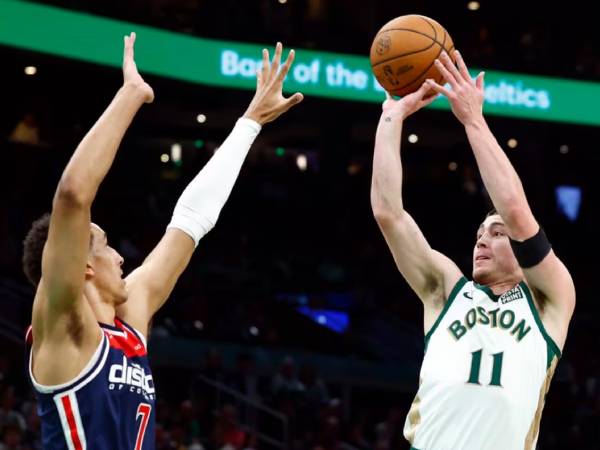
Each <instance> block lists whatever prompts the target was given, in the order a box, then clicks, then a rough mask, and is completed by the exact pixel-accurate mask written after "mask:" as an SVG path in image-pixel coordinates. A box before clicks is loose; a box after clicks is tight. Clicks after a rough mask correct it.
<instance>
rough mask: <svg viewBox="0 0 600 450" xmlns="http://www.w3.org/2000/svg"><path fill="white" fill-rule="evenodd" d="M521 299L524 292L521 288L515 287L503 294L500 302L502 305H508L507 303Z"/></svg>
mask: <svg viewBox="0 0 600 450" xmlns="http://www.w3.org/2000/svg"><path fill="white" fill-rule="evenodd" d="M521 298H523V291H522V290H521V289H520V288H519V287H514V288H512V289H511V290H510V291H507V292H505V293H504V294H502V295H501V296H500V298H499V299H498V300H500V303H502V304H503V305H506V304H507V303H510V302H512V301H514V300H519V299H521Z"/></svg>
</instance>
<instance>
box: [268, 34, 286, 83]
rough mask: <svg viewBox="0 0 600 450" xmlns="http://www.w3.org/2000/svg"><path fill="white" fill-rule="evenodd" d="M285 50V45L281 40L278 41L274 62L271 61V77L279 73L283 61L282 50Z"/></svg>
mask: <svg viewBox="0 0 600 450" xmlns="http://www.w3.org/2000/svg"><path fill="white" fill-rule="evenodd" d="M282 50H283V46H282V45H281V42H278V43H277V45H276V46H275V55H274V56H273V62H272V63H271V73H270V75H271V77H272V76H273V75H274V74H276V73H277V71H278V70H279V64H280V63H281V52H282Z"/></svg>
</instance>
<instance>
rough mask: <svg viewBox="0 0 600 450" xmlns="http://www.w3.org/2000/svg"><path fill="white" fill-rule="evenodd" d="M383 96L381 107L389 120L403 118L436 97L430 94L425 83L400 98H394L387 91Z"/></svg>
mask: <svg viewBox="0 0 600 450" xmlns="http://www.w3.org/2000/svg"><path fill="white" fill-rule="evenodd" d="M385 96H386V100H385V101H384V102H383V105H382V109H383V112H384V113H385V114H386V120H387V118H388V117H389V119H390V120H393V119H398V120H404V119H406V118H407V117H408V116H410V115H411V114H414V113H416V112H417V111H418V110H419V109H421V108H424V107H425V106H427V105H429V104H430V103H431V102H433V101H434V100H435V99H436V97H437V95H431V89H430V87H429V86H427V84H426V83H423V84H422V85H421V87H420V88H419V89H418V90H416V91H415V92H412V93H410V94H408V95H405V96H404V97H402V98H401V99H400V100H394V98H392V96H391V95H390V94H389V93H387V92H386V93H385Z"/></svg>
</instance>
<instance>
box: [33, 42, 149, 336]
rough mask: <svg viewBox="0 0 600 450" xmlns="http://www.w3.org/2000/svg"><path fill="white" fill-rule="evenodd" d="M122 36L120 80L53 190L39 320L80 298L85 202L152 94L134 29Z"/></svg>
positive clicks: (86, 235) (50, 319)
mask: <svg viewBox="0 0 600 450" xmlns="http://www.w3.org/2000/svg"><path fill="white" fill-rule="evenodd" d="M124 39H125V42H124V56H123V86H122V87H121V88H120V89H119V91H118V92H117V94H116V96H115V98H114V99H113V101H112V102H111V104H110V105H109V106H108V108H107V109H106V111H104V113H103V114H102V116H101V117H100V118H99V119H98V121H97V122H96V123H95V124H94V126H93V127H92V129H91V130H90V131H89V132H88V133H87V134H86V136H85V137H84V138H83V140H82V141H81V143H80V144H79V146H78V147H77V149H76V150H75V152H74V154H73V156H72V157H71V159H70V161H69V163H68V164H67V166H66V168H65V170H64V172H63V174H62V177H61V179H60V182H59V184H58V187H57V189H56V193H55V195H54V200H53V204H52V214H51V219H50V227H49V231H48V239H47V241H46V245H45V248H44V252H43V256H42V279H41V286H42V288H43V289H44V292H45V295H44V297H45V298H46V299H47V300H46V301H47V303H46V304H45V305H44V306H45V307H44V309H43V311H45V314H44V317H43V322H44V326H49V325H51V324H54V323H56V321H55V320H54V319H55V318H56V317H57V316H58V315H60V314H62V313H64V312H69V311H70V310H71V309H72V308H73V307H74V306H77V305H78V304H79V303H81V302H80V300H81V296H82V291H83V285H84V279H85V275H84V273H85V270H86V259H87V255H88V250H89V245H90V207H91V204H92V202H93V200H94V197H95V196H96V191H97V190H98V187H99V186H100V183H101V182H102V180H103V179H104V177H105V176H106V174H107V172H108V170H109V169H110V166H111V165H112V162H113V160H114V157H115V155H116V153H117V149H118V147H119V144H120V142H121V139H122V138H123V135H124V134H125V131H126V130H127V128H128V126H129V124H130V123H131V121H132V119H133V117H134V116H135V114H136V112H137V111H138V109H139V108H140V107H141V105H142V104H143V103H144V102H151V101H152V100H153V97H154V94H153V92H152V89H151V88H150V86H148V85H147V84H146V83H145V82H144V80H143V79H142V78H141V76H140V75H139V73H138V72H137V68H136V64H135V61H134V59H133V45H134V42H135V33H132V34H131V35H130V36H125V38H124ZM36 319H37V317H36V316H35V315H34V318H33V322H34V333H36V334H37V336H38V338H40V337H41V336H40V334H41V333H40V330H39V327H37V326H36V325H38V324H36ZM40 320H42V318H40ZM38 322H39V321H38ZM36 328H37V330H36ZM36 331H37V332H36Z"/></svg>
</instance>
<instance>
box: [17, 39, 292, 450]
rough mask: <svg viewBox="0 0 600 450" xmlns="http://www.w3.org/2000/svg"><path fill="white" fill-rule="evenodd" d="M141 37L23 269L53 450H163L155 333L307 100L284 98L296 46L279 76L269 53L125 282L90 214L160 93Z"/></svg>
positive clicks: (46, 441) (37, 379) (35, 376)
mask: <svg viewBox="0 0 600 450" xmlns="http://www.w3.org/2000/svg"><path fill="white" fill-rule="evenodd" d="M134 42H135V34H134V33H132V34H131V35H130V36H126V37H125V46H124V47H125V48H124V58H123V86H122V87H121V89H119V91H118V92H117V94H116V96H115V98H114V99H113V101H112V103H111V104H110V105H109V107H108V109H107V110H106V111H105V112H104V114H103V115H102V116H101V117H100V119H99V120H98V121H97V122H96V124H95V125H94V126H93V127H92V129H91V130H90V131H89V132H88V134H87V135H86V136H85V138H84V139H83V141H82V142H81V143H80V144H79V146H78V147H77V149H76V151H75V153H74V154H73V156H72V157H71V160H70V161H69V163H68V165H67V167H66V168H65V170H64V172H63V174H62V177H61V179H60V182H59V184H58V188H57V190H56V193H55V195H54V200H53V204H52V213H51V214H50V215H47V216H45V217H43V218H42V219H40V220H38V221H37V222H36V223H35V224H34V225H33V227H32V229H31V231H30V232H29V233H28V236H27V238H26V239H25V248H24V269H25V272H26V274H27V275H28V277H29V278H30V280H31V281H32V283H33V284H34V285H36V286H37V291H36V294H35V300H34V304H33V312H32V327H31V329H30V332H28V340H29V342H30V343H31V344H32V345H31V352H30V363H29V364H30V367H29V370H30V377H31V380H32V383H33V385H34V387H35V389H36V391H37V396H38V412H39V414H40V416H41V420H42V444H43V447H44V449H71V450H73V449H75V450H82V449H99V450H117V449H122V450H132V449H135V450H140V449H144V450H149V449H153V448H154V421H155V419H154V418H155V411H154V409H155V391H154V384H153V381H152V375H151V372H150V366H149V364H148V357H147V350H146V337H147V335H148V331H149V330H148V327H149V322H150V320H151V318H152V316H153V315H154V313H155V312H156V311H157V310H158V309H159V308H160V307H161V306H162V305H163V303H164V302H165V301H166V299H167V298H168V297H169V294H170V292H171V290H172V289H173V287H174V285H175V282H176V281H177V279H178V278H179V276H180V275H181V273H182V271H183V270H184V269H185V267H186V266H187V264H188V262H189V260H190V257H191V256H192V253H193V251H194V249H195V247H196V246H197V245H198V241H199V240H200V239H201V238H202V236H204V234H206V233H207V232H208V231H209V230H210V229H211V228H212V227H213V226H214V224H215V222H216V221H217V218H218V216H219V213H220V211H221V208H222V207H223V205H224V203H225V202H226V200H227V198H228V196H229V194H230V192H231V189H232V187H233V185H234V183H235V180H236V178H237V176H238V173H239V170H240V168H241V166H242V163H243V161H244V159H245V157H246V154H247V153H248V150H249V149H250V146H251V145H252V142H253V141H254V139H255V138H256V136H257V135H258V133H259V131H260V129H261V126H262V125H264V124H265V123H267V122H270V121H272V120H275V119H276V118H277V117H278V116H279V115H280V114H282V113H284V112H285V111H287V110H288V109H289V108H290V107H292V106H293V105H295V104H297V103H299V102H300V101H301V100H302V95H301V94H299V93H297V94H294V95H293V96H292V97H290V98H287V99H286V98H284V97H283V95H282V84H283V79H284V77H285V75H286V73H287V72H288V70H289V68H290V66H291V64H292V61H293V59H294V52H293V50H292V51H291V52H290V53H289V56H288V58H287V60H286V62H285V63H284V64H283V66H281V70H280V71H279V72H278V69H279V68H280V67H279V65H280V59H281V53H282V47H281V44H277V48H276V50H275V56H274V58H273V61H272V63H270V62H269V55H268V52H267V50H263V67H262V70H261V71H260V72H259V73H258V74H257V87H256V93H255V95H254V98H253V100H252V102H251V103H250V105H249V107H248V109H247V110H246V112H245V114H244V117H242V118H240V119H239V120H238V121H237V123H236V125H235V127H234V128H233V131H232V132H231V134H230V135H229V136H228V137H227V139H226V140H225V141H224V142H223V144H222V145H221V147H220V148H219V150H218V151H217V152H216V153H215V155H214V156H213V157H212V158H211V160H210V161H209V162H208V163H207V164H206V166H205V167H204V168H203V169H202V171H201V172H200V173H199V174H198V175H197V176H196V177H195V178H194V180H193V181H192V182H191V183H190V184H189V185H188V187H187V188H186V189H185V191H184V192H183V194H182V195H181V197H180V198H179V201H178V202H177V205H176V207H175V210H174V213H173V218H172V220H171V223H170V224H169V226H168V227H167V230H166V232H165V235H164V236H163V238H162V239H161V241H160V242H159V243H158V245H157V246H156V248H155V249H154V250H153V251H152V252H151V253H150V255H149V256H148V257H147V258H146V260H145V261H144V262H143V264H142V265H141V266H140V267H139V268H138V269H136V270H135V271H133V272H132V273H131V274H130V275H129V276H128V277H127V278H126V279H122V273H123V272H122V270H121V264H122V263H123V258H121V256H120V255H119V254H118V253H117V252H116V251H115V250H114V249H112V248H111V247H110V243H109V241H108V239H107V236H106V233H105V232H104V231H103V230H102V229H101V228H100V227H99V226H97V225H95V224H93V223H91V221H90V220H91V219H90V208H91V205H92V202H93V200H94V197H95V196H96V192H97V190H98V188H99V186H100V183H101V182H102V180H103V179H104V177H105V176H106V174H107V172H108V170H109V169H110V167H111V165H112V162H113V160H114V157H115V155H116V152H117V149H118V147H119V144H120V142H121V139H122V137H123V135H124V134H125V131H126V130H127V128H128V126H129V124H130V123H131V121H132V120H133V117H134V116H135V114H136V112H137V111H138V110H139V108H140V107H141V106H142V104H144V103H150V102H152V101H153V99H154V93H153V91H152V88H151V87H150V86H149V85H148V84H147V83H145V82H144V80H143V79H142V77H141V76H140V75H139V73H138V71H137V67H136V64H135V62H134V58H133V45H134Z"/></svg>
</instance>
